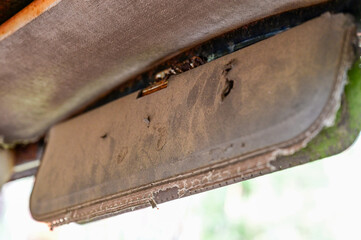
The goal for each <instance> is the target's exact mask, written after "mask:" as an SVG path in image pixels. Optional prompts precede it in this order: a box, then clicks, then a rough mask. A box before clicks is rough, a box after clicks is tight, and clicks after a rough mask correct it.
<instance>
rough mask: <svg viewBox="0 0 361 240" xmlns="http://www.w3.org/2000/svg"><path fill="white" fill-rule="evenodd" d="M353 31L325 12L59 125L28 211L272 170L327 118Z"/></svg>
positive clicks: (59, 217)
mask: <svg viewBox="0 0 361 240" xmlns="http://www.w3.org/2000/svg"><path fill="white" fill-rule="evenodd" d="M354 36H355V32H354V25H353V23H352V20H351V18H350V17H348V16H346V15H343V14H338V15H330V14H325V15H323V16H321V17H319V18H317V19H314V20H312V21H309V22H306V23H304V24H302V25H300V26H298V27H295V28H293V29H290V30H288V31H285V32H283V33H281V34H279V35H276V36H274V37H272V38H269V39H267V40H265V41H262V42H259V43H256V44H254V45H252V46H250V47H247V48H244V49H242V50H240V51H237V52H234V53H232V54H229V55H226V56H224V57H222V58H219V59H217V60H214V61H213V62H210V63H207V64H205V65H202V66H200V67H197V68H195V69H193V70H190V71H187V72H185V73H182V74H179V75H176V76H172V77H170V79H169V82H168V87H167V88H165V89H162V90H160V91H157V92H155V93H153V94H150V95H147V96H144V97H141V98H137V96H138V94H137V93H134V94H131V95H128V96H126V97H123V98H121V99H119V100H116V101H114V102H111V103H109V104H107V105H105V106H102V107H100V108H97V109H95V110H93V111H90V112H87V113H85V114H83V115H80V116H78V117H76V118H73V119H71V120H68V121H66V122H63V123H60V124H58V125H56V126H54V127H53V128H52V129H51V131H50V134H49V138H48V143H47V146H46V150H45V154H44V156H43V159H42V162H41V166H40V169H39V172H38V174H37V176H36V182H35V186H34V189H33V192H32V196H31V204H30V207H31V212H32V214H33V217H34V218H35V219H37V220H41V221H46V222H49V223H50V224H51V225H54V226H56V225H60V224H64V223H67V222H72V221H76V222H84V221H90V220H94V219H98V218H101V217H104V216H110V215H112V214H119V213H123V212H127V211H132V210H135V209H139V208H143V207H147V206H154V205H155V204H157V203H162V202H165V201H169V200H172V199H176V198H180V197H184V196H188V195H191V194H194V193H197V192H200V191H205V190H210V189H212V188H215V187H219V186H223V185H226V184H230V183H234V182H237V181H241V180H244V179H247V178H251V177H255V176H259V175H262V174H265V173H269V172H272V171H275V170H276V168H275V167H274V166H273V165H272V164H271V161H272V160H274V159H275V158H276V157H277V156H287V155H291V154H293V153H294V152H296V151H298V150H299V149H301V148H303V147H305V146H306V144H307V143H308V142H309V141H310V140H311V139H312V138H313V137H314V136H315V135H317V133H319V131H321V129H322V128H323V127H324V126H329V125H330V124H332V121H333V119H334V116H335V115H336V111H337V109H338V107H339V103H340V99H341V94H342V91H343V87H344V84H345V72H346V70H347V68H348V67H349V66H350V65H351V63H352V60H353V57H352V56H353V54H352V51H351V50H352V44H351V42H352V39H353V37H354Z"/></svg>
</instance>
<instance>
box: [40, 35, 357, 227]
mask: <svg viewBox="0 0 361 240" xmlns="http://www.w3.org/2000/svg"><path fill="white" fill-rule="evenodd" d="M353 37H355V31H354V29H350V30H349V31H347V32H346V33H345V36H344V47H343V53H342V55H341V61H340V66H339V74H338V76H337V78H336V81H335V83H334V87H333V91H332V94H331V95H330V99H329V101H328V103H327V105H326V106H325V107H324V109H323V111H322V113H321V115H320V117H319V118H318V120H316V121H315V122H314V123H313V124H312V126H310V128H309V129H308V130H307V131H306V132H304V133H302V134H301V135H299V136H298V137H296V138H294V139H291V140H290V141H287V142H284V143H282V144H279V145H277V146H273V147H270V148H267V149H263V150H262V151H260V152H253V153H250V154H248V155H244V156H240V157H237V158H234V159H229V160H226V161H223V162H221V163H218V164H214V165H211V166H208V167H205V168H201V169H197V170H195V171H192V172H189V173H186V174H183V175H179V176H177V177H174V178H170V179H166V180H162V181H159V182H154V183H152V184H149V185H146V186H142V187H140V188H137V189H133V190H131V191H126V192H122V193H119V194H115V195H111V196H108V197H106V198H102V199H97V200H96V201H92V202H88V203H85V204H83V205H80V206H77V207H73V208H69V209H67V210H66V213H64V212H63V213H60V212H58V213H51V214H49V215H47V216H41V220H42V221H46V222H48V223H49V226H50V227H51V228H53V227H56V226H60V225H63V224H66V223H69V222H79V223H82V222H89V221H93V220H98V219H102V218H105V217H109V216H112V215H117V214H121V213H126V212H130V211H134V210H137V209H140V208H145V207H149V206H153V207H154V203H163V202H166V201H169V200H173V199H177V198H181V197H186V196H189V195H192V194H195V193H199V192H203V191H207V190H210V189H214V188H218V187H222V186H225V185H229V184H232V183H236V182H239V181H244V180H247V179H251V178H254V177H257V176H260V175H264V174H267V173H271V172H275V171H278V170H281V169H284V168H289V167H292V166H296V165H300V164H303V163H306V162H307V160H306V159H299V160H298V161H293V160H292V155H293V154H295V153H296V152H297V151H299V150H301V149H302V148H304V147H306V145H307V144H308V143H309V142H310V141H311V140H312V139H314V137H316V135H317V134H318V133H320V131H321V130H322V129H323V128H324V127H329V126H330V125H332V123H333V122H334V119H335V116H336V113H337V111H338V108H339V106H340V102H341V96H342V92H343V89H344V86H345V83H346V80H347V75H346V73H347V70H348V69H349V68H350V67H351V65H352V62H353V61H354V54H353V51H352V46H350V44H348V43H349V42H350V40H351V38H353ZM296 154H297V153H296ZM282 156H289V157H290V158H289V159H291V160H290V161H288V163H287V165H282V164H276V163H279V162H277V161H278V160H279V159H280V157H282ZM287 158H288V157H284V159H287ZM313 160H316V159H313ZM34 217H35V218H37V216H34Z"/></svg>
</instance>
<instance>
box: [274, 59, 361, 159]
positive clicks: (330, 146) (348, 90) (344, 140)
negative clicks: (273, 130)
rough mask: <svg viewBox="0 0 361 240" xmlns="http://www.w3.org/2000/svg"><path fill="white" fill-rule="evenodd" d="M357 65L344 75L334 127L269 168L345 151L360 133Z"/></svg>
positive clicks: (360, 94) (360, 71) (360, 76)
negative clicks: (343, 88) (344, 81)
mask: <svg viewBox="0 0 361 240" xmlns="http://www.w3.org/2000/svg"><path fill="white" fill-rule="evenodd" d="M360 64H361V61H358V62H356V63H355V64H354V65H353V67H352V68H351V70H350V71H349V72H348V84H347V85H346V87H345V93H344V95H343V97H342V102H341V107H340V109H339V111H338V113H337V116H336V120H335V124H334V126H332V127H329V128H325V129H323V130H322V131H321V132H320V133H319V134H318V135H317V136H316V137H315V138H314V139H313V140H312V141H311V142H309V143H308V145H307V147H306V148H304V149H302V150H300V151H299V152H297V153H295V154H294V155H292V156H288V157H280V158H278V159H277V160H275V161H274V162H273V163H272V164H274V165H275V166H281V165H284V166H287V165H288V166H291V165H298V164H301V163H306V162H309V161H314V160H319V159H322V158H325V157H329V156H332V155H335V154H338V153H340V152H342V151H344V150H346V149H347V148H349V147H350V146H351V145H352V144H353V143H354V141H355V140H356V138H357V136H358V135H359V133H360V131H361V69H360Z"/></svg>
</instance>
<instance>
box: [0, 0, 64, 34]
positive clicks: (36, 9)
mask: <svg viewBox="0 0 361 240" xmlns="http://www.w3.org/2000/svg"><path fill="white" fill-rule="evenodd" d="M60 1H61V0H34V1H33V2H31V3H30V4H29V5H28V6H26V7H25V8H23V9H22V10H21V11H20V12H18V13H17V14H15V15H14V16H13V17H11V18H10V19H9V20H7V21H6V22H4V23H3V24H1V25H0V41H2V40H3V39H5V38H6V37H8V36H10V35H11V34H13V33H14V32H16V31H17V30H19V29H20V28H22V27H23V26H25V25H26V24H28V23H30V22H31V21H33V20H34V19H35V18H37V17H38V16H40V15H41V14H43V13H44V12H46V11H48V10H49V9H50V8H52V7H54V6H55V5H57V4H58V3H59V2H60Z"/></svg>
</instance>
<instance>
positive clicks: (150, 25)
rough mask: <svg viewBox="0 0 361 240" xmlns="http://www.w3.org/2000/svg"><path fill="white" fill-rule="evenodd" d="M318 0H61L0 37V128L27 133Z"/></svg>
mask: <svg viewBox="0 0 361 240" xmlns="http://www.w3.org/2000/svg"><path fill="white" fill-rule="evenodd" d="M320 2H325V1H324V0H272V1H263V0H262V1H261V0H244V1H233V0H225V1H216V0H208V1H187V0H181V1H179V0H177V1H175V0H172V1H164V0H154V1H151V2H148V1H139V0H136V1H133V0H125V1H114V0H98V1H72V0H63V1H61V2H60V3H58V4H57V5H56V6H55V7H53V8H51V9H50V10H48V11H47V12H45V13H43V14H42V15H40V16H39V17H38V18H36V19H35V20H33V21H32V22H30V23H29V24H27V25H26V26H25V27H23V28H21V29H19V30H18V31H16V32H15V33H13V34H12V35H10V36H9V37H7V38H5V39H4V40H2V41H1V42H0V65H1V68H0V84H1V88H0V113H1V115H0V135H1V136H2V138H3V139H4V140H5V142H9V143H10V142H15V141H23V140H34V139H36V138H37V137H39V136H41V135H42V134H44V132H45V131H46V130H47V129H48V128H49V127H50V126H51V125H52V124H54V123H56V122H58V121H61V120H62V119H65V118H67V117H69V116H70V115H71V114H72V113H74V112H75V111H77V110H78V109H80V108H81V107H84V106H85V105H86V104H89V103H90V102H91V101H92V100H94V98H97V97H98V96H99V95H101V94H104V93H106V92H107V91H109V90H110V89H112V88H114V87H115V86H117V85H119V84H121V83H123V82H124V81H126V80H128V79H129V78H131V77H133V76H135V75H137V74H139V73H141V72H142V71H144V70H145V69H146V68H148V67H150V66H152V65H154V64H156V63H157V62H159V61H160V60H161V59H164V58H165V57H169V56H171V55H173V54H176V53H177V52H179V51H181V50H182V49H186V48H189V47H191V46H193V45H195V44H198V43H201V42H203V41H205V40H208V39H210V38H212V37H214V36H217V35H219V34H222V33H224V32H227V31H229V30H231V29H234V28H237V27H240V26H242V25H244V24H246V23H249V22H252V21H255V20H257V19H261V18H264V17H267V16H270V15H274V14H277V13H280V12H283V11H287V10H291V9H296V8H300V7H305V6H309V5H312V4H317V3H320Z"/></svg>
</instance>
